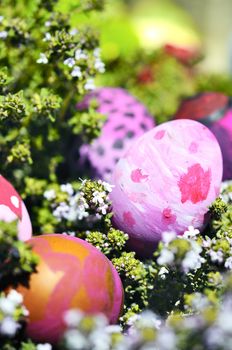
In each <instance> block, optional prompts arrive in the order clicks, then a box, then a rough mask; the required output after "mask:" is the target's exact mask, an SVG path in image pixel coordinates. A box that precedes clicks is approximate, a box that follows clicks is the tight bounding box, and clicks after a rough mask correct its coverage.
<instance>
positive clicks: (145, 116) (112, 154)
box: [77, 87, 155, 179]
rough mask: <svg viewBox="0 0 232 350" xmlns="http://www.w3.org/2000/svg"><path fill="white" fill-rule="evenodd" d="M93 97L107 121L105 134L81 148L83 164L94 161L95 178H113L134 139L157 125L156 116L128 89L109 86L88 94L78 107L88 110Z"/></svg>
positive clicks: (92, 163) (104, 127) (91, 164)
mask: <svg viewBox="0 0 232 350" xmlns="http://www.w3.org/2000/svg"><path fill="white" fill-rule="evenodd" d="M91 99H95V100H97V102H98V104H99V106H98V109H97V111H98V112H99V113H101V114H104V115H106V117H107V120H106V122H105V124H104V126H103V128H102V132H101V135H100V136H99V137H98V138H97V139H96V140H95V141H94V142H93V143H92V144H91V145H89V144H84V145H82V146H81V148H80V164H81V163H82V164H84V163H86V161H87V162H88V163H89V164H90V166H91V168H92V169H93V173H94V175H95V177H99V178H103V179H109V176H110V174H111V173H112V171H113V169H114V166H115V164H116V163H117V161H118V159H119V158H120V157H122V155H123V154H124V153H125V151H126V150H127V149H128V147H129V146H130V144H131V142H132V140H134V139H135V138H137V137H138V136H140V135H142V134H144V132H146V131H148V130H150V129H152V128H153V127H154V126H155V122H154V118H152V116H151V115H150V114H149V113H148V111H147V109H146V108H145V107H144V105H143V104H141V103H140V102H138V101H137V100H136V99H135V98H134V97H133V96H131V95H130V94H129V93H128V92H127V91H126V90H124V89H121V88H110V87H105V88H101V89H98V90H96V91H94V92H92V93H90V94H89V95H87V96H86V97H85V99H84V100H83V102H81V103H79V104H78V106H77V107H78V109H79V110H82V109H85V108H86V107H87V106H88V105H89V103H90V101H91Z"/></svg>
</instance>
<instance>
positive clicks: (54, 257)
mask: <svg viewBox="0 0 232 350" xmlns="http://www.w3.org/2000/svg"><path fill="white" fill-rule="evenodd" d="M44 237H48V240H47V239H45V238H44ZM53 237H54V238H56V239H57V238H58V239H60V240H61V241H64V242H63V244H64V245H65V244H66V243H65V241H66V240H69V241H72V242H73V243H74V244H75V245H76V252H77V256H76V255H72V254H71V253H67V252H64V253H63V252H62V249H61V248H58V247H57V248H56V249H54V248H53V246H52V244H51V243H50V242H52V238H53ZM29 243H30V244H32V246H33V245H34V246H35V252H36V253H37V254H39V256H40V257H41V258H42V260H43V262H45V263H46V265H48V266H49V268H50V269H51V270H52V271H53V272H62V273H63V277H61V279H60V280H59V282H58V283H57V284H56V286H55V288H54V289H53V290H51V294H50V298H49V300H48V303H47V305H46V310H45V316H44V318H43V319H40V320H37V321H33V322H32V321H31V322H29V324H28V326H27V333H28V335H29V336H30V337H31V338H32V339H34V340H37V341H40V342H41V341H49V342H51V343H56V342H57V341H58V339H59V338H60V337H61V336H62V334H63V332H64V329H65V325H64V322H63V315H64V312H65V311H67V310H69V309H70V308H71V305H72V301H73V298H75V297H76V295H77V293H78V292H79V291H80V289H81V288H82V289H83V288H84V291H85V293H86V298H88V299H87V300H88V301H89V303H90V307H89V308H88V309H86V307H85V309H84V311H85V312H89V313H91V314H94V313H99V312H102V313H104V314H105V315H106V316H107V317H108V319H109V321H110V322H111V323H115V322H117V320H118V317H119V314H120V312H121V308H122V304H123V288H122V283H121V280H120V278H119V275H118V273H117V271H116V270H115V268H114V266H113V265H112V264H111V262H110V261H109V260H108V259H107V258H106V257H105V256H104V255H103V254H102V253H101V252H100V251H98V250H97V249H96V248H95V247H93V246H92V245H91V244H89V243H87V242H85V241H83V240H81V239H79V238H75V237H70V236H65V235H59V234H49V235H45V236H37V237H34V238H32V239H31V240H30V241H29ZM61 243H62V242H61ZM81 247H85V248H87V250H88V253H89V254H88V255H87V256H86V258H85V259H84V260H83V261H81V260H79V259H78V249H79V250H80V249H81ZM64 250H65V248H64ZM109 279H111V281H112V282H111V288H110V289H109V281H108V280H109ZM44 283H45V284H46V283H49V281H44ZM43 287H45V286H43V285H41V290H42V289H43ZM46 288H47V286H46ZM34 298H35V302H37V303H38V307H39V299H38V298H39V294H38V295H36V296H34ZM76 307H79V308H80V309H82V306H81V305H76Z"/></svg>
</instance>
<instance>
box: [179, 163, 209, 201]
mask: <svg viewBox="0 0 232 350" xmlns="http://www.w3.org/2000/svg"><path fill="white" fill-rule="evenodd" d="M210 183H211V170H210V169H208V170H207V171H204V169H203V168H202V167H201V166H200V164H198V163H197V164H193V165H192V166H191V167H189V168H188V171H187V173H186V174H183V175H181V177H180V181H179V182H178V186H179V189H180V192H181V202H182V203H185V202H186V201H188V200H189V201H191V202H192V203H194V204H196V203H198V202H202V201H204V200H205V199H206V198H207V196H208V193H209V189H210Z"/></svg>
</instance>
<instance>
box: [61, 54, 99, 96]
mask: <svg viewBox="0 0 232 350" xmlns="http://www.w3.org/2000/svg"><path fill="white" fill-rule="evenodd" d="M89 57H90V53H88V52H87V51H85V50H82V49H77V50H76V51H75V53H74V56H73V57H68V58H66V59H65V60H64V62H63V63H64V65H66V66H68V67H69V68H70V71H71V73H70V74H71V76H72V77H73V78H82V77H83V72H82V69H81V67H82V65H83V62H84V61H86V60H87V59H88V58H89ZM90 58H91V59H92V60H93V61H94V62H93V65H94V68H95V69H96V71H97V72H99V73H104V72H105V64H104V63H103V62H102V60H101V51H100V48H96V49H94V50H93V54H92V57H90ZM84 89H85V90H86V91H91V90H94V89H95V84H94V79H93V78H91V77H89V78H87V79H86V83H85V84H84Z"/></svg>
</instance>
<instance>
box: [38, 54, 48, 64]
mask: <svg viewBox="0 0 232 350" xmlns="http://www.w3.org/2000/svg"><path fill="white" fill-rule="evenodd" d="M36 62H37V63H42V64H47V63H48V58H47V56H46V55H45V54H44V53H40V57H39V58H38V60H37V61H36Z"/></svg>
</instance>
